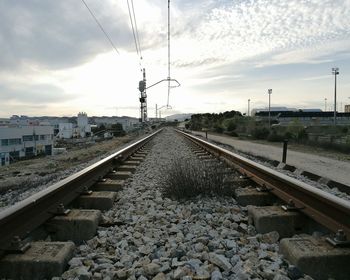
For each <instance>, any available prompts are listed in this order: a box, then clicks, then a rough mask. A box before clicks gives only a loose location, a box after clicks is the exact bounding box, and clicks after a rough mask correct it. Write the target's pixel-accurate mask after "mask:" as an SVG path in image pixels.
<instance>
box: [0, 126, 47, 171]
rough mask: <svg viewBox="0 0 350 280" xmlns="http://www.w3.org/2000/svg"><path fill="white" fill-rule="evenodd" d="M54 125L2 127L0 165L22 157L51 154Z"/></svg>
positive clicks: (0, 131)
mask: <svg viewBox="0 0 350 280" xmlns="http://www.w3.org/2000/svg"><path fill="white" fill-rule="evenodd" d="M52 147H53V127H52V126H15V127H7V126H5V127H0V166H3V165H8V164H10V162H12V161H14V160H16V159H20V158H30V157H33V156H37V155H41V154H45V155H51V154H52Z"/></svg>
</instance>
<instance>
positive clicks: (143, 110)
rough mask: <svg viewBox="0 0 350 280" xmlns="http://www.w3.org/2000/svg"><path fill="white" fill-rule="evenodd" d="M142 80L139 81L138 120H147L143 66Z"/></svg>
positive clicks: (143, 121)
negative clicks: (139, 115)
mask: <svg viewBox="0 0 350 280" xmlns="http://www.w3.org/2000/svg"><path fill="white" fill-rule="evenodd" d="M142 72H143V80H142V81H140V82H139V91H140V94H141V97H140V114H141V117H140V122H142V123H145V122H147V120H148V118H147V94H146V70H145V68H143V71H142Z"/></svg>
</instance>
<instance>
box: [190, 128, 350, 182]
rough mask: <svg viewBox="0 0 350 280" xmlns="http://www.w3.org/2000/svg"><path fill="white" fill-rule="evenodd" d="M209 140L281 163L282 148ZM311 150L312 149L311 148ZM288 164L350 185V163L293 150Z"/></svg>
mask: <svg viewBox="0 0 350 280" xmlns="http://www.w3.org/2000/svg"><path fill="white" fill-rule="evenodd" d="M193 133H194V134H195V135H201V136H204V135H205V134H204V133H202V132H193ZM208 139H210V140H214V141H216V142H220V143H223V144H226V145H230V146H233V147H234V148H235V149H236V150H238V151H242V152H244V153H249V154H251V155H256V156H262V157H265V158H268V159H271V160H278V161H281V159H282V146H281V147H280V148H278V147H275V146H269V145H264V144H258V143H253V142H249V141H243V140H237V139H235V138H232V137H228V136H218V135H212V134H209V135H208ZM310 149H312V148H311V147H310ZM287 164H290V165H293V166H296V167H297V168H300V169H302V170H306V171H309V172H312V173H315V174H318V175H321V176H324V177H326V178H329V179H332V180H334V181H337V182H340V183H343V184H345V185H350V161H340V160H335V159H331V158H328V157H323V156H318V155H314V154H309V153H302V152H297V151H293V150H288V152H287Z"/></svg>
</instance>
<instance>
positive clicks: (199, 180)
mask: <svg viewBox="0 0 350 280" xmlns="http://www.w3.org/2000/svg"><path fill="white" fill-rule="evenodd" d="M223 170H224V168H223V165H222V164H220V163H219V162H217V163H213V162H206V161H199V160H189V159H176V160H174V161H173V162H172V163H171V164H170V165H169V166H167V167H166V168H164V170H163V172H162V173H163V174H165V175H164V177H163V184H162V186H161V193H162V194H163V196H165V197H169V198H172V199H183V198H185V199H186V198H193V197H195V196H198V195H204V196H215V195H220V196H232V195H233V192H234V188H233V187H232V180H231V181H230V177H232V173H231V174H230V173H227V172H225V171H223Z"/></svg>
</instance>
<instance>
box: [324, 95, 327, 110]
mask: <svg viewBox="0 0 350 280" xmlns="http://www.w3.org/2000/svg"><path fill="white" fill-rule="evenodd" d="M324 111H325V112H326V111H327V98H325V99H324Z"/></svg>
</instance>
